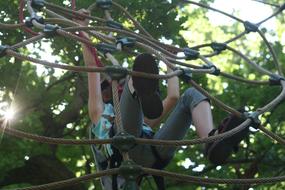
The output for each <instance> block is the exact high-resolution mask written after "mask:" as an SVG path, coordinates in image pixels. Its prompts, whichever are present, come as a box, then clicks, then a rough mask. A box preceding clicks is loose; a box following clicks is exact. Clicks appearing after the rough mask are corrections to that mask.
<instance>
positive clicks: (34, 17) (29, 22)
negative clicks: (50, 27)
mask: <svg viewBox="0 0 285 190" xmlns="http://www.w3.org/2000/svg"><path fill="white" fill-rule="evenodd" d="M33 20H35V21H36V22H38V23H40V24H45V20H44V18H43V17H41V16H38V15H37V14H36V13H33V14H32V15H31V17H29V18H28V19H27V20H26V21H25V25H26V26H27V27H29V28H32V27H33V26H34V25H33Z"/></svg>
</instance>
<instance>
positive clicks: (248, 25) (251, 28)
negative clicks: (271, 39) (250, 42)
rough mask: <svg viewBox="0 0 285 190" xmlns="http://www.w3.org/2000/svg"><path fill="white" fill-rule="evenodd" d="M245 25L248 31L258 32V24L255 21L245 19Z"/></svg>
mask: <svg viewBox="0 0 285 190" xmlns="http://www.w3.org/2000/svg"><path fill="white" fill-rule="evenodd" d="M243 25H244V28H245V31H246V32H247V33H250V32H257V30H258V26H257V25H256V24H254V23H251V22H249V21H245V22H244V23H243Z"/></svg>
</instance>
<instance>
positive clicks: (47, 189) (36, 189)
mask: <svg viewBox="0 0 285 190" xmlns="http://www.w3.org/2000/svg"><path fill="white" fill-rule="evenodd" d="M118 171H119V169H110V170H104V171H98V172H97V173H94V174H88V175H85V176H81V177H78V178H72V179H67V180H62V181H58V182H53V183H48V184H44V185H38V186H32V187H24V188H17V189H14V190H51V189H59V188H63V187H67V186H71V185H77V184H80V183H81V182H84V181H89V180H92V179H95V178H99V177H103V176H111V175H115V174H118Z"/></svg>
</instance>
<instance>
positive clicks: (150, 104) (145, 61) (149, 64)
mask: <svg viewBox="0 0 285 190" xmlns="http://www.w3.org/2000/svg"><path fill="white" fill-rule="evenodd" d="M133 71H139V72H145V73H152V74H158V66H157V63H156V61H155V58H154V57H153V56H152V55H151V54H148V53H143V54H140V55H138V56H137V57H136V59H135V62H134V65H133ZM132 79H133V86H134V89H135V92H136V95H137V96H138V97H139V99H140V102H141V105H142V111H143V113H144V116H146V117H147V118H149V119H155V118H158V117H159V116H160V115H161V114H162V111H163V105H162V101H161V99H160V95H159V80H158V79H146V78H141V77H135V76H133V77H132Z"/></svg>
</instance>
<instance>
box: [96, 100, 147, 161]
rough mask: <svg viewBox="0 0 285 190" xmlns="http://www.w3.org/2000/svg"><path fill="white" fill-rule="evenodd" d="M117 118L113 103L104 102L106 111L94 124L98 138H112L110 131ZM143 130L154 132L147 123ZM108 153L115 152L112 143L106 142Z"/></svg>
mask: <svg viewBox="0 0 285 190" xmlns="http://www.w3.org/2000/svg"><path fill="white" fill-rule="evenodd" d="M114 119H115V113H114V107H113V105H112V104H110V103H109V104H104V111H103V113H102V116H101V118H100V120H99V121H98V123H97V124H95V123H93V124H92V133H93V134H94V135H95V136H96V137H97V138H98V139H108V138H110V136H109V133H110V129H111V127H112V126H113V123H114ZM143 131H145V132H147V133H152V129H151V128H150V127H149V126H148V125H146V124H145V123H144V124H143ZM104 147H105V148H104V149H105V151H106V153H108V155H109V156H111V155H112V154H113V151H112V149H111V145H110V144H106V145H105V146H104Z"/></svg>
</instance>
